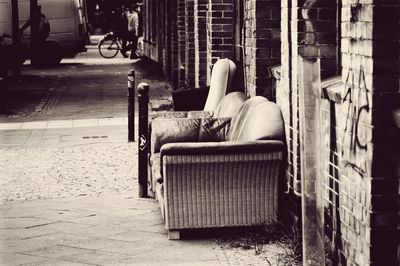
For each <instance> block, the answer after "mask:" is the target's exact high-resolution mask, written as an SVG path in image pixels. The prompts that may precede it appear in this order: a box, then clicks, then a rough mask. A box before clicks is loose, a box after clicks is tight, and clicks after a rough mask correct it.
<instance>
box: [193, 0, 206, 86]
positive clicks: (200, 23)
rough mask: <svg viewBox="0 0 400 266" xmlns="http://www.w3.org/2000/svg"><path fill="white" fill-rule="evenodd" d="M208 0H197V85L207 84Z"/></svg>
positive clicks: (195, 22) (195, 26)
mask: <svg viewBox="0 0 400 266" xmlns="http://www.w3.org/2000/svg"><path fill="white" fill-rule="evenodd" d="M206 20H207V0H195V4H194V29H195V35H194V36H195V42H194V45H195V74H196V75H195V85H194V86H195V87H196V88H197V87H204V86H206V85H207V30H206V29H207V28H206V26H207V25H206Z"/></svg>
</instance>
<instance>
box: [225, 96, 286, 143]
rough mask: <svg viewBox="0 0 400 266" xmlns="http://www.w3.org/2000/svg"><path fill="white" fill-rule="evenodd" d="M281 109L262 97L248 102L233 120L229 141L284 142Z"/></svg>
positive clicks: (253, 98) (256, 97)
mask: <svg viewBox="0 0 400 266" xmlns="http://www.w3.org/2000/svg"><path fill="white" fill-rule="evenodd" d="M284 138H285V134H284V123H283V117H282V113H281V110H280V108H279V107H278V106H277V105H276V104H275V103H273V102H270V101H268V100H267V99H266V98H264V97H261V96H255V97H252V98H250V99H249V100H247V101H246V103H245V104H244V105H243V106H242V108H241V109H240V110H239V113H238V114H237V115H236V116H235V117H233V118H232V122H231V127H230V131H229V133H228V139H229V140H231V141H250V140H282V141H283V140H284Z"/></svg>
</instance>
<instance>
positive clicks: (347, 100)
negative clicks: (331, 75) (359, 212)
mask: <svg viewBox="0 0 400 266" xmlns="http://www.w3.org/2000/svg"><path fill="white" fill-rule="evenodd" d="M350 76H351V78H350ZM355 80H356V79H355V75H354V73H353V72H352V71H351V70H349V72H348V75H347V78H346V83H345V90H346V91H345V93H344V97H343V104H347V113H346V122H345V123H346V124H345V128H344V134H343V141H342V144H343V146H342V150H341V156H342V163H343V166H344V167H345V168H347V167H350V168H352V169H353V170H354V171H355V172H357V173H358V174H359V175H360V176H361V177H363V176H365V174H366V171H367V151H368V143H367V140H366V138H365V137H364V138H363V137H362V135H361V134H362V132H361V128H362V127H363V124H362V118H363V117H367V116H368V115H369V112H370V103H369V98H368V94H369V90H368V88H367V84H366V80H365V73H364V70H363V68H362V67H360V70H359V75H358V82H357V83H356V82H355Z"/></svg>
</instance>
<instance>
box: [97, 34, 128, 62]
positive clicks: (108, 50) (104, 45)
mask: <svg viewBox="0 0 400 266" xmlns="http://www.w3.org/2000/svg"><path fill="white" fill-rule="evenodd" d="M129 45H130V42H129V41H128V42H127V46H126V47H127V48H128V47H129ZM98 47H99V53H100V55H101V56H102V57H104V58H107V59H111V58H114V57H116V56H117V54H118V52H120V53H121V54H122V55H123V56H124V53H123V51H122V39H121V38H120V37H119V36H118V35H117V34H115V33H114V32H109V33H107V34H106V35H104V36H103V38H102V39H101V40H100V42H99V45H98ZM127 48H126V49H125V50H127Z"/></svg>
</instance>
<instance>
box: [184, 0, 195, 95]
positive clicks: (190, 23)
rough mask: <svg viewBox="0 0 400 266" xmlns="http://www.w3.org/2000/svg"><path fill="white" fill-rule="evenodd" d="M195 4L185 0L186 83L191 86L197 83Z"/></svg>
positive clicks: (190, 0)
mask: <svg viewBox="0 0 400 266" xmlns="http://www.w3.org/2000/svg"><path fill="white" fill-rule="evenodd" d="M194 4H195V2H194V0H186V1H185V44H186V48H185V85H186V86H187V87H189V88H193V87H194V84H195V43H194V40H195V38H194V35H195V33H194V31H195V28H194V22H195V20H194V19H195V17H194Z"/></svg>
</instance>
